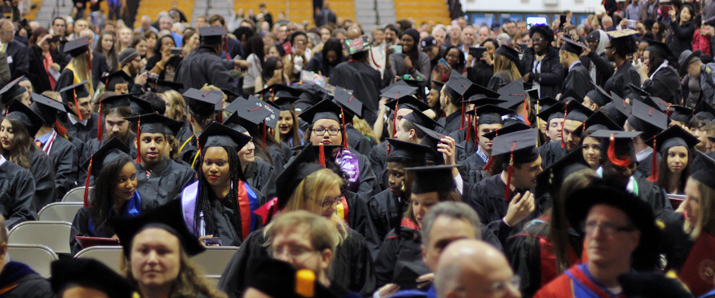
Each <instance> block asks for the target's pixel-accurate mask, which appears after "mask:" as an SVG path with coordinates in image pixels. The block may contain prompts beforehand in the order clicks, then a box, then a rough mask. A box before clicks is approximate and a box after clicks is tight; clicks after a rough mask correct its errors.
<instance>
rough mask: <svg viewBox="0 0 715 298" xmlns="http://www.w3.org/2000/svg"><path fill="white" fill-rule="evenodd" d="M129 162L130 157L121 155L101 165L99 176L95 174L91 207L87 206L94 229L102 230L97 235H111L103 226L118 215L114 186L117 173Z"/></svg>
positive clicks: (116, 150) (114, 150) (114, 151)
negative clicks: (115, 206) (115, 205)
mask: <svg viewBox="0 0 715 298" xmlns="http://www.w3.org/2000/svg"><path fill="white" fill-rule="evenodd" d="M119 152H121V151H119V149H112V150H111V151H109V153H119ZM131 162H132V158H131V157H129V155H126V154H124V155H123V156H122V157H120V158H118V159H116V160H113V161H112V162H110V163H109V164H107V165H105V166H103V167H102V170H101V171H100V172H99V176H97V181H96V183H95V185H94V189H92V197H91V198H92V199H91V200H90V205H91V207H92V208H89V215H90V218H91V220H92V222H93V223H94V226H95V227H96V228H95V229H94V230H95V231H98V232H104V234H102V235H98V236H102V237H112V235H111V234H108V233H107V232H108V231H107V229H105V227H106V226H107V225H109V219H110V218H118V217H119V212H118V211H117V210H116V208H114V204H115V203H117V202H116V201H115V198H114V188H115V187H116V186H117V180H118V177H119V173H121V171H122V169H123V168H124V166H125V165H127V164H128V163H131ZM88 175H89V174H88ZM110 230H111V229H110Z"/></svg>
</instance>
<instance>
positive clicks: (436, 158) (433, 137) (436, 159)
mask: <svg viewBox="0 0 715 298" xmlns="http://www.w3.org/2000/svg"><path fill="white" fill-rule="evenodd" d="M410 115H412V114H410ZM403 119H404V118H403ZM412 124H414V125H415V126H417V128H419V129H420V130H421V131H422V132H424V133H425V137H424V138H422V142H421V143H420V144H423V145H426V146H429V147H430V148H432V150H433V151H434V152H436V154H434V155H432V152H430V153H428V154H427V160H428V161H431V162H432V163H434V164H444V157H443V156H442V153H440V152H439V150H438V148H437V145H439V143H440V141H441V140H442V139H443V138H446V137H447V135H444V134H441V133H438V132H436V131H434V130H433V129H430V128H427V127H425V126H422V125H420V124H417V123H414V122H413V123H412ZM454 146H455V147H457V148H460V149H464V146H462V145H459V144H454Z"/></svg>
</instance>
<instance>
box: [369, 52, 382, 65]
mask: <svg viewBox="0 0 715 298" xmlns="http://www.w3.org/2000/svg"><path fill="white" fill-rule="evenodd" d="M368 55H370V59H372V63H374V64H375V66H377V68H382V66H380V64H377V61H375V56H374V55H373V54H372V51H369V52H368Z"/></svg>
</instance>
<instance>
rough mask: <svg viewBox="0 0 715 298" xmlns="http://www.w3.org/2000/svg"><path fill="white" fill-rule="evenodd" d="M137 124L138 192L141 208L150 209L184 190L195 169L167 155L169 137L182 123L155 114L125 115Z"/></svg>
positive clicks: (192, 179) (192, 180) (192, 177)
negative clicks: (140, 197) (165, 152)
mask: <svg viewBox="0 0 715 298" xmlns="http://www.w3.org/2000/svg"><path fill="white" fill-rule="evenodd" d="M125 119H126V120H127V121H130V122H132V123H138V128H137V131H138V132H139V135H137V137H136V138H135V139H134V140H135V141H134V143H135V146H136V148H137V159H138V162H137V163H136V169H137V191H139V194H141V196H142V198H143V200H142V210H148V209H153V208H156V207H158V206H160V205H163V204H165V203H167V202H169V201H170V200H173V199H174V198H175V197H176V195H178V194H179V193H180V192H181V190H182V189H183V188H184V187H185V186H187V185H189V184H191V183H192V182H194V181H195V180H196V172H195V171H194V170H193V169H191V168H190V167H188V166H185V165H182V164H179V163H177V162H175V161H173V160H171V159H170V158H167V157H166V156H165V155H164V150H166V142H168V139H167V136H169V135H174V134H175V132H176V131H178V129H179V128H180V127H181V126H182V124H181V122H178V121H176V120H173V119H170V118H167V117H164V116H161V115H159V114H156V113H151V114H145V115H140V116H134V117H128V118H125Z"/></svg>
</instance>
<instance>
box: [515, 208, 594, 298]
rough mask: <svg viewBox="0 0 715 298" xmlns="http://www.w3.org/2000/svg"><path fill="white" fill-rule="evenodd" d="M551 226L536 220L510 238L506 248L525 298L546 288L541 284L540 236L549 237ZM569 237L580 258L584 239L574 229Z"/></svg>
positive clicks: (541, 220)
mask: <svg viewBox="0 0 715 298" xmlns="http://www.w3.org/2000/svg"><path fill="white" fill-rule="evenodd" d="M549 224H550V223H549V222H548V221H545V220H544V219H541V218H540V219H535V220H533V221H531V222H530V223H529V224H528V225H527V227H526V228H525V229H524V230H523V231H521V232H520V233H519V234H517V235H514V236H512V237H509V239H508V240H507V242H506V245H505V246H504V251H505V252H506V256H507V258H508V259H509V264H510V265H511V268H512V269H513V270H514V274H516V275H518V276H519V277H520V279H521V283H520V284H519V290H521V294H522V295H523V297H533V296H534V294H536V292H537V291H538V290H539V289H540V288H541V287H542V286H544V285H543V284H541V245H540V243H539V238H538V236H542V237H547V234H548V229H549ZM569 236H571V237H570V240H571V241H569V243H570V244H571V247H573V248H574V249H573V252H574V253H576V256H580V255H581V251H582V249H583V248H582V246H583V245H582V243H583V239H582V238H581V237H579V236H578V234H576V233H575V231H573V230H572V229H569ZM552 255H553V254H552Z"/></svg>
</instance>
